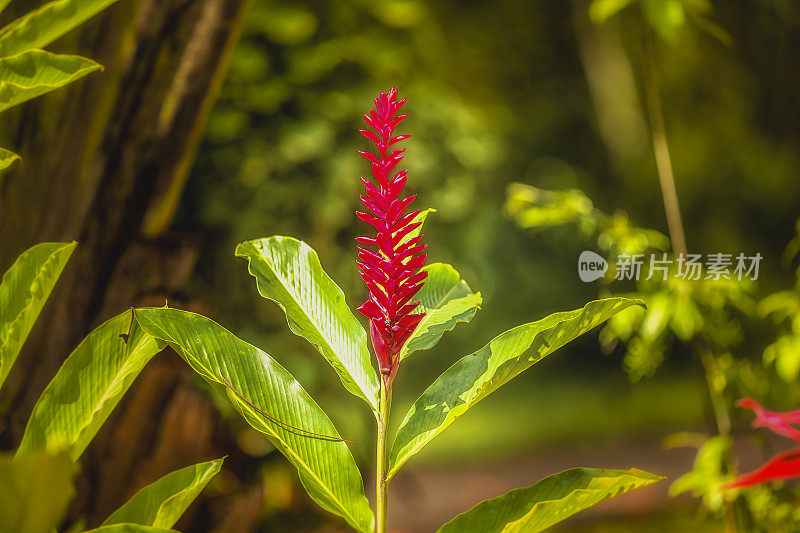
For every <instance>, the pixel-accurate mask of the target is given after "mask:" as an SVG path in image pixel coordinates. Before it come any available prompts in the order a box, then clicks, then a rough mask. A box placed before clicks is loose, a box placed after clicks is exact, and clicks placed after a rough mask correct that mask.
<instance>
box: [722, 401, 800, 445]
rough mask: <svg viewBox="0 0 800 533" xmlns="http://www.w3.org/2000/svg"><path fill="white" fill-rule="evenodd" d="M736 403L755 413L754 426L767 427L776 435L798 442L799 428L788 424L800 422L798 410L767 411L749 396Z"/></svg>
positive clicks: (799, 439) (799, 440)
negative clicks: (783, 411)
mask: <svg viewBox="0 0 800 533" xmlns="http://www.w3.org/2000/svg"><path fill="white" fill-rule="evenodd" d="M736 405H737V406H739V407H744V408H746V409H752V410H753V412H754V413H755V414H756V418H755V420H753V427H754V428H769V429H771V430H772V431H774V432H775V433H777V434H778V435H782V436H784V437H787V438H790V439H794V440H796V441H798V442H800V430H798V429H797V428H794V427H792V426H791V425H790V424H800V411H790V412H788V413H776V412H774V411H767V410H766V409H764V408H763V407H761V405H760V404H759V403H758V402H757V401H755V400H753V399H751V398H742V399H741V400H739V401H738V402H737V403H736Z"/></svg>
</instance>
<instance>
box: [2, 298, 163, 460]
mask: <svg viewBox="0 0 800 533" xmlns="http://www.w3.org/2000/svg"><path fill="white" fill-rule="evenodd" d="M131 316H132V315H131V311H126V312H124V313H122V314H121V315H118V316H116V317H114V318H112V319H111V320H109V321H107V322H105V323H104V324H102V325H101V326H99V327H98V328H97V329H95V330H94V331H93V332H91V333H90V334H89V335H88V336H87V337H86V338H85V339H84V340H83V341H82V342H81V343H80V344H79V345H78V347H77V348H75V350H73V352H72V353H71V354H70V355H69V357H68V358H67V360H66V361H64V364H63V365H61V368H60V369H59V371H58V373H57V374H56V375H55V377H54V378H53V380H52V381H51V382H50V384H49V385H47V388H46V389H45V390H44V392H43V393H42V395H41V396H40V397H39V400H38V401H37V402H36V405H35V406H34V408H33V413H32V414H31V417H30V419H29V420H28V425H27V427H26V428H25V433H24V434H23V435H22V442H21V443H20V446H19V450H18V452H17V453H23V452H26V451H29V450H39V449H46V450H58V449H62V448H66V449H68V450H69V452H70V456H71V457H72V458H73V459H77V458H78V457H80V456H81V454H82V453H83V451H84V450H85V449H86V446H88V445H89V442H90V441H91V440H92V438H93V437H94V436H95V434H96V433H97V431H98V430H99V429H100V426H102V425H103V423H104V422H105V421H106V419H107V418H108V416H109V415H110V414H111V411H113V410H114V407H116V405H117V403H119V401H120V399H122V396H123V395H124V394H125V392H126V391H127V390H128V388H129V387H130V386H131V384H132V383H133V380H134V379H136V376H138V375H139V372H141V370H142V368H144V366H145V365H146V364H147V362H148V361H150V359H151V358H152V357H153V356H154V355H155V354H157V353H158V352H159V351H160V350H161V347H160V346H158V344H157V343H156V341H155V339H153V338H151V337H149V336H148V335H145V334H143V333H142V331H141V330H138V329H136V328H134V329H132V330H131ZM129 330H130V337H129V338H128V342H127V343H126V342H125V340H124V339H123V338H122V336H123V335H124V334H127V333H128V332H129Z"/></svg>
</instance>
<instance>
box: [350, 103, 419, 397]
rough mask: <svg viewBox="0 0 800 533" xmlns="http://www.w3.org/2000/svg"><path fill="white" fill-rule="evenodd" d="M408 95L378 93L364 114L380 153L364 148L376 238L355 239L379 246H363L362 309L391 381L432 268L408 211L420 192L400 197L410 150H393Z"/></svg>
mask: <svg viewBox="0 0 800 533" xmlns="http://www.w3.org/2000/svg"><path fill="white" fill-rule="evenodd" d="M405 101H406V99H405V98H403V99H402V100H399V101H398V100H397V90H396V89H394V88H393V89H391V90H390V91H389V93H388V94H386V93H381V94H380V96H378V97H377V98H375V109H371V110H370V112H369V114H365V115H364V120H366V122H367V124H368V125H369V126H370V128H372V130H373V131H370V130H359V131H360V133H361V134H362V135H363V136H364V137H366V138H367V139H369V140H370V141H372V142H373V143H374V144H375V147H376V148H377V152H378V153H377V154H373V153H370V152H364V151H360V150H359V152H358V153H359V154H361V155H362V156H364V158H366V159H367V160H368V161H369V162H370V163H372V175H373V177H374V178H375V181H376V182H377V184H376V183H373V182H372V181H370V180H368V179H365V178H361V182H362V183H363V184H364V186H365V187H366V195H362V196H361V202H362V203H363V204H364V205H365V206H366V207H367V209H369V210H370V212H371V213H372V214H369V213H361V212H357V213H356V215H357V216H358V218H360V219H361V220H363V221H364V222H366V223H367V224H369V225H371V226H373V227H374V228H375V231H376V235H375V237H356V241H358V242H359V243H360V244H362V245H365V246H371V247H374V249H369V248H366V247H365V246H359V248H358V258H359V261H358V267H359V275H360V276H361V278H362V279H363V280H364V283H366V284H367V289H369V298H368V299H367V301H366V302H364V303H363V304H362V305H361V306H360V307H359V308H358V310H359V311H361V313H363V314H364V315H365V316H366V317H367V318H369V333H370V338H371V339H372V346H373V347H374V348H375V355H376V357H377V359H378V366H379V368H380V372H381V374H382V375H383V376H384V379H385V380H386V381H387V382H388V383H391V380H392V379H393V378H394V375H395V373H396V372H397V365H398V363H399V360H398V358H397V357H396V356H397V353H398V352H399V351H400V349H401V348H402V346H403V343H404V342H405V341H406V340H407V339H408V337H409V336H410V335H411V333H413V332H414V329H415V328H416V327H417V324H419V322H420V320H422V317H423V316H425V314H424V313H413V312H412V311H414V309H416V307H417V306H418V305H419V302H417V301H412V299H413V298H414V296H415V295H416V294H417V292H418V291H419V289H420V288H421V287H422V285H423V280H424V279H425V277H426V276H427V272H420V268H422V266H423V264H424V263H425V259H426V258H427V255H425V254H423V253H422V252H424V251H425V248H427V245H426V244H420V241H421V240H422V235H415V234H414V233H413V232H415V230H418V228H419V226H420V223H419V222H413V220H414V218H415V217H416V216H417V215H418V214H419V210H414V211H411V212H407V209H408V207H409V206H410V205H411V202H413V201H414V198H416V195H413V196H407V197H405V198H401V192H402V191H403V187H404V186H405V184H406V174H407V172H408V171H406V170H401V171H399V172H397V173H395V174H394V175H392V172H393V171H394V168H395V167H396V166H397V164H398V163H399V162H400V161H401V160H402V159H403V152H405V149H394V150H392V151H391V152H390V151H389V149H390V148H391V147H392V146H394V145H395V144H396V143H398V142H400V141H402V140H404V139H407V138H408V135H397V136H393V135H394V129H395V128H396V127H397V125H398V124H400V122H402V121H403V119H405V118H406V117H407V116H408V115H407V114H406V115H398V112H399V111H400V108H401V107H402V106H403V104H404V103H405Z"/></svg>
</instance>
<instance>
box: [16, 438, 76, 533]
mask: <svg viewBox="0 0 800 533" xmlns="http://www.w3.org/2000/svg"><path fill="white" fill-rule="evenodd" d="M77 473H78V467H77V465H75V463H73V462H72V461H71V460H70V458H69V456H68V455H67V454H66V453H63V452H61V453H57V454H50V453H47V452H35V453H29V454H25V455H23V456H21V457H15V458H12V456H11V454H5V453H4V454H0V531H4V532H5V531H8V532H24V533H50V532H51V531H55V530H56V527H57V526H58V525H59V523H60V522H61V520H62V518H63V517H64V513H66V511H67V504H69V501H70V500H71V499H72V497H73V495H74V494H75V490H74V489H73V486H72V480H73V478H74V477H75V475H76V474H77Z"/></svg>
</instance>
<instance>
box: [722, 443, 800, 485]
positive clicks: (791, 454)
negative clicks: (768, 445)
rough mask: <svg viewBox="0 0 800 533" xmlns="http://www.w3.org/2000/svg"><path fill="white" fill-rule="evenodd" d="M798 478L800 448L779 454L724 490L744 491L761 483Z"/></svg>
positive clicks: (799, 471)
mask: <svg viewBox="0 0 800 533" xmlns="http://www.w3.org/2000/svg"><path fill="white" fill-rule="evenodd" d="M797 476H800V448H795V449H794V450H789V451H786V452H783V453H779V454H778V455H776V456H775V457H773V458H772V459H770V460H769V461H767V463H766V464H764V466H762V467H761V468H759V469H757V470H754V471H752V472H748V473H747V474H742V475H741V476H739V477H737V478H736V479H735V480H733V481H732V482H731V483H728V484H727V485H725V486H724V487H723V488H725V489H742V488H745V487H750V486H752V485H758V484H759V483H766V482H768V481H777V480H779V479H790V478H793V477H797Z"/></svg>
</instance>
